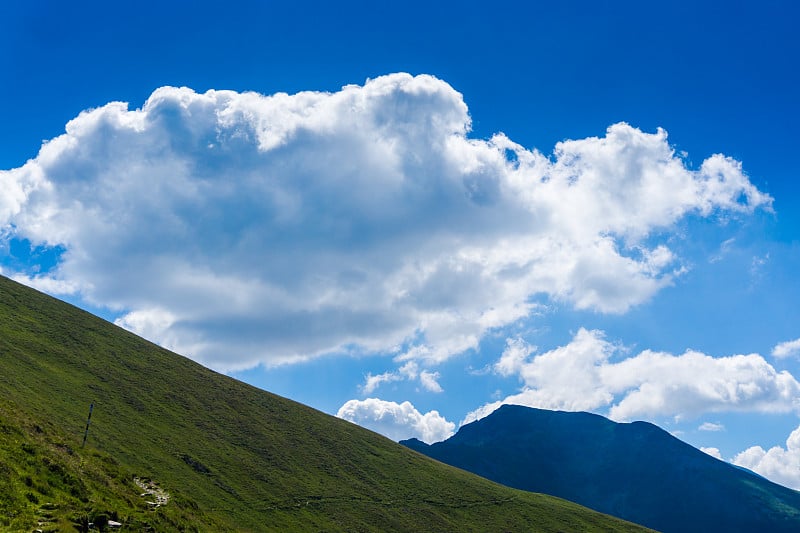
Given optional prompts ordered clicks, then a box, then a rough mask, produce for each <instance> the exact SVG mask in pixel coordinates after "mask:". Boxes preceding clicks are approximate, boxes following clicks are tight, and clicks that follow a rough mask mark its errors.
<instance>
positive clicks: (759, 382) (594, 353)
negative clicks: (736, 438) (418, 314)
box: [464, 328, 800, 429]
mask: <svg viewBox="0 0 800 533" xmlns="http://www.w3.org/2000/svg"><path fill="white" fill-rule="evenodd" d="M514 342H515V343H519V342H520V341H514ZM516 349H519V348H516ZM621 350H622V348H620V347H619V346H616V345H614V344H612V343H610V342H609V341H607V340H606V339H605V337H604V334H603V333H602V332H600V331H596V330H594V331H589V330H586V329H583V328H582V329H580V330H579V331H578V333H577V334H576V335H575V337H574V338H573V339H572V341H571V342H570V343H569V344H567V345H565V346H561V347H559V348H556V349H554V350H551V351H549V352H545V353H542V354H538V355H533V356H528V358H526V359H522V360H520V359H517V360H516V363H515V365H516V368H517V374H518V376H519V378H520V379H521V380H522V382H523V384H524V386H523V389H522V391H521V392H520V393H518V394H515V395H511V396H509V397H507V398H505V399H503V400H500V401H497V402H493V403H490V404H487V405H485V406H483V407H481V408H479V409H477V410H476V411H474V412H472V413H470V414H468V415H467V417H466V418H465V420H464V422H465V423H466V422H469V421H472V420H476V419H478V418H481V417H483V416H486V415H488V414H489V413H491V412H492V411H493V410H494V409H496V408H497V407H498V406H500V405H502V404H509V403H510V404H519V405H528V406H531V407H539V408H544V409H561V410H566V411H600V412H603V413H606V414H608V416H610V417H611V418H613V419H616V420H631V419H635V418H655V417H659V416H674V417H684V416H698V415H700V414H702V413H709V412H725V411H750V412H800V383H799V382H798V381H797V380H796V379H795V378H794V377H793V376H792V375H791V374H790V373H789V372H786V371H782V372H778V371H777V370H775V368H774V367H772V366H771V365H770V364H769V363H768V362H767V361H766V360H765V359H764V358H763V357H761V356H760V355H758V354H749V355H732V356H727V357H716V358H715V357H711V356H709V355H705V354H702V353H699V352H695V351H687V352H685V353H683V354H681V355H672V354H669V353H663V352H653V351H650V350H645V351H642V352H640V353H638V354H636V355H634V356H630V357H628V358H626V359H623V360H621V361H619V362H613V361H612V357H613V356H614V355H617V354H618V353H620V351H621ZM506 357H507V356H506V354H505V353H504V355H503V357H501V359H500V361H503V360H504V358H506ZM499 368H500V369H505V368H507V366H503V365H501V366H500V367H499ZM704 426H705V427H701V429H710V428H711V427H712V426H711V425H704Z"/></svg>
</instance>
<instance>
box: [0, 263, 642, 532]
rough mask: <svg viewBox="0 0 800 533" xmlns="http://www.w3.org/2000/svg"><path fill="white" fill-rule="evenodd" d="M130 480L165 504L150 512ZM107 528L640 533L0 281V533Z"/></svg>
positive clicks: (610, 519)
mask: <svg viewBox="0 0 800 533" xmlns="http://www.w3.org/2000/svg"><path fill="white" fill-rule="evenodd" d="M90 403H94V412H93V414H92V423H91V428H90V431H89V438H88V441H87V444H86V446H85V447H81V441H82V439H83V430H84V426H85V422H86V416H87V414H88V409H89V404H90ZM134 477H140V478H146V479H149V480H152V481H153V482H155V483H157V484H158V485H159V486H160V487H161V488H162V489H164V490H165V491H166V492H168V493H169V494H170V497H171V499H170V500H169V502H168V503H167V504H166V505H164V506H161V507H158V508H156V509H152V508H151V507H150V506H149V505H148V504H147V503H146V501H147V499H148V497H142V496H140V494H141V492H142V490H141V488H140V487H138V486H137V485H135V484H134ZM151 499H152V498H151ZM109 519H112V520H117V521H119V522H122V523H123V524H124V525H125V528H126V530H129V531H134V530H135V531H142V530H148V529H149V530H152V531H180V530H185V531H288V530H302V531H391V530H395V531H554V532H555V531H640V530H642V528H639V527H638V526H635V525H633V524H630V523H627V522H623V521H620V520H617V519H615V518H612V517H608V516H606V515H602V514H599V513H596V512H593V511H590V510H588V509H585V508H583V507H580V506H578V505H575V504H572V503H570V502H566V501H564V500H559V499H557V498H552V497H548V496H544V495H539V494H531V493H525V492H521V491H516V490H512V489H508V488H506V487H502V486H500V485H497V484H494V483H492V482H489V481H487V480H484V479H482V478H479V477H477V476H474V475H472V474H468V473H466V472H464V471H461V470H457V469H455V468H452V467H449V466H446V465H443V464H441V463H438V462H435V461H433V460H430V459H428V458H426V457H424V456H422V455H420V454H417V453H416V452H413V451H411V450H408V449H406V448H405V447H403V446H400V445H398V444H396V443H394V442H391V441H389V440H388V439H385V438H383V437H381V436H379V435H377V434H375V433H372V432H370V431H367V430H364V429H362V428H360V427H357V426H355V425H353V424H350V423H349V422H345V421H342V420H339V419H337V418H334V417H331V416H329V415H326V414H324V413H321V412H319V411H316V410H314V409H311V408H309V407H306V406H303V405H301V404H298V403H296V402H292V401H290V400H287V399H285V398H281V397H278V396H275V395H273V394H270V393H268V392H264V391H262V390H259V389H256V388H254V387H251V386H249V385H246V384H243V383H241V382H238V381H236V380H233V379H230V378H228V377H226V376H223V375H220V374H217V373H215V372H212V371H210V370H208V369H206V368H204V367H202V366H200V365H198V364H196V363H194V362H192V361H190V360H188V359H186V358H184V357H181V356H179V355H176V354H174V353H171V352H168V351H166V350H163V349H161V348H159V347H157V346H155V345H153V344H152V343H149V342H147V341H144V340H142V339H140V338H138V337H136V336H135V335H132V334H130V333H128V332H126V331H124V330H122V329H120V328H117V327H116V326H114V325H113V324H109V323H108V322H105V321H103V320H100V319H98V318H97V317H94V316H92V315H90V314H88V313H85V312H83V311H80V310H78V309H77V308H75V307H73V306H70V305H68V304H65V303H63V302H60V301H58V300H55V299H53V298H50V297H48V296H45V295H43V294H40V293H37V292H35V291H33V290H31V289H29V288H26V287H23V286H21V285H19V284H17V283H14V282H12V281H10V280H8V279H6V278H1V277H0V529H2V530H9V531H32V530H33V529H35V528H41V529H43V530H44V531H47V530H48V529H49V530H52V531H61V530H65V529H71V528H74V529H78V530H80V529H82V528H85V527H86V526H85V524H86V523H88V522H90V521H91V522H95V523H96V524H98V525H101V524H102V523H104V522H105V521H106V520H109ZM40 524H41V525H40Z"/></svg>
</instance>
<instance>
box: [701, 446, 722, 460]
mask: <svg viewBox="0 0 800 533" xmlns="http://www.w3.org/2000/svg"><path fill="white" fill-rule="evenodd" d="M700 451H701V452H705V453H707V454H708V455H710V456H711V457H715V458H717V459H719V460H720V461H724V459H723V458H722V453H720V451H719V448H700Z"/></svg>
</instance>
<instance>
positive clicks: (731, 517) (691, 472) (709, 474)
mask: <svg viewBox="0 0 800 533" xmlns="http://www.w3.org/2000/svg"><path fill="white" fill-rule="evenodd" d="M401 444H404V445H406V446H408V447H409V448H412V449H414V450H417V451H419V452H421V453H423V454H425V455H428V456H430V457H433V458H434V459H437V460H439V461H442V462H444V463H447V464H450V465H453V466H457V467H459V468H463V469H464V470H467V471H470V472H474V473H476V474H478V475H481V476H483V477H486V478H488V479H491V480H493V481H497V482H499V483H502V484H504V485H508V486H510V487H515V488H519V489H523V490H529V491H533V492H542V493H545V494H551V495H554V496H559V497H561V498H565V499H568V500H571V501H574V502H576V503H580V504H581V505H585V506H587V507H590V508H592V509H596V510H598V511H601V512H604V513H609V514H612V515H614V516H618V517H621V518H624V519H626V520H630V521H633V522H636V523H639V524H643V525H646V526H648V527H651V528H654V529H658V530H660V531H664V532H667V533H671V532H675V533H679V532H680V533H684V532H691V531H697V532H713V531H724V532H728V533H730V532H772V533H776V532H787V533H788V532H790V531H791V532H798V531H800V492H797V491H794V490H791V489H788V488H786V487H782V486H780V485H777V484H775V483H772V482H770V481H768V480H766V479H764V478H763V477H761V476H758V475H756V474H754V473H752V472H750V471H748V470H745V469H741V468H738V467H735V466H732V465H730V464H728V463H725V462H723V461H719V460H717V459H715V458H713V457H711V456H709V455H707V454H705V453H703V452H702V451H700V450H698V449H696V448H694V447H692V446H690V445H688V444H686V443H684V442H682V441H680V440H678V439H676V438H675V437H673V436H672V435H670V434H669V433H667V432H666V431H664V430H662V429H660V428H659V427H657V426H655V425H653V424H650V423H647V422H633V423H630V424H618V423H616V422H612V421H610V420H608V419H606V418H603V417H602V416H599V415H594V414H589V413H568V412H562V411H547V410H541V409H532V408H529V407H521V406H512V405H504V406H502V407H500V408H499V409H498V410H497V411H495V412H494V413H492V414H491V415H489V416H487V417H486V418H483V419H481V420H478V421H476V422H473V423H471V424H467V425H465V426H464V427H462V428H461V429H460V430H459V431H458V433H457V434H456V435H454V436H453V437H451V438H450V439H448V440H446V441H444V442H439V443H436V444H433V445H427V444H425V443H423V442H420V441H418V440H416V439H412V440H408V441H403V442H401Z"/></svg>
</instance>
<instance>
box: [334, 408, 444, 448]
mask: <svg viewBox="0 0 800 533" xmlns="http://www.w3.org/2000/svg"><path fill="white" fill-rule="evenodd" d="M336 416H338V417H339V418H343V419H345V420H349V421H350V422H354V423H356V424H359V425H361V426H364V427H365V428H368V429H371V430H373V431H375V432H377V433H380V434H382V435H384V436H386V437H388V438H390V439H392V440H395V441H399V440H403V439H410V438H411V437H416V438H418V439H419V440H421V441H423V442H427V443H428V444H431V443H434V442H439V441H442V440H445V439H447V438H448V437H450V436H451V435H452V434H453V431H454V430H455V424H454V423H453V422H448V421H447V420H446V419H445V418H444V417H442V416H441V415H440V414H439V412H438V411H428V412H427V413H425V414H422V413H420V412H419V411H417V409H416V408H415V407H414V406H413V405H412V404H411V403H410V402H403V403H400V404H398V403H395V402H388V401H385V400H379V399H378V398H367V399H365V400H350V401H348V402H346V403H345V404H344V405H342V407H341V408H340V409H339V412H338V413H336Z"/></svg>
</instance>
